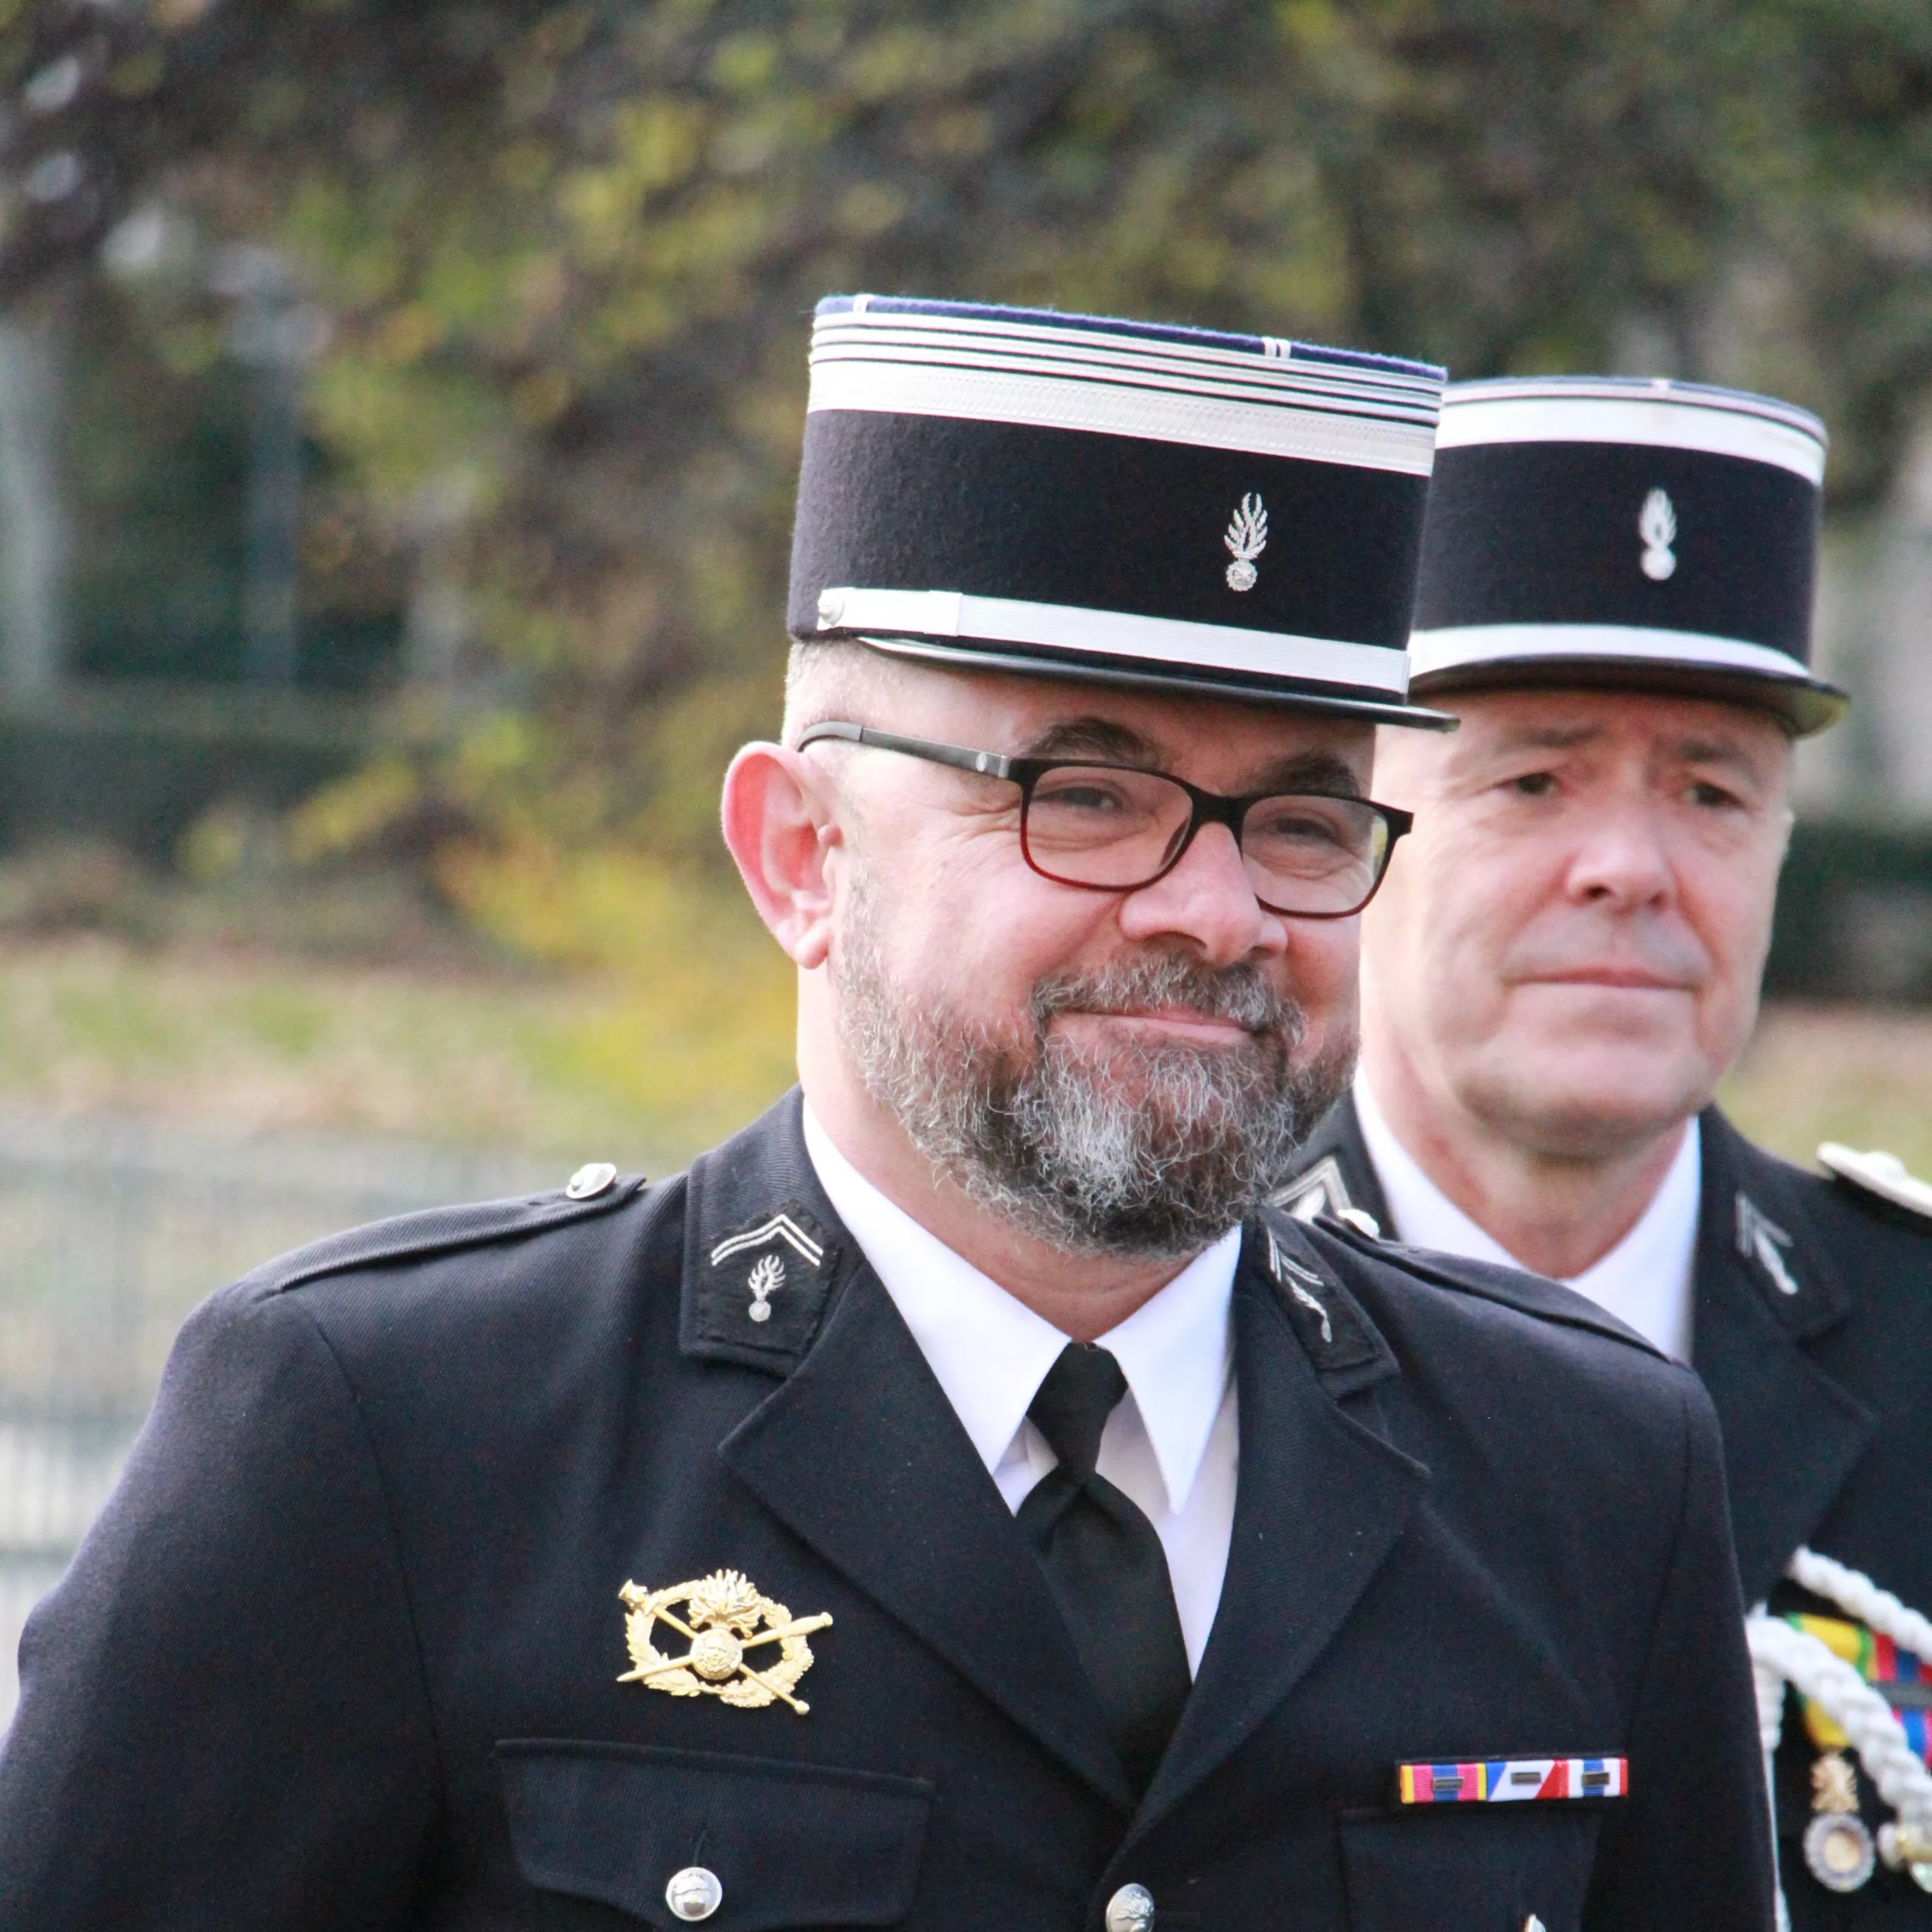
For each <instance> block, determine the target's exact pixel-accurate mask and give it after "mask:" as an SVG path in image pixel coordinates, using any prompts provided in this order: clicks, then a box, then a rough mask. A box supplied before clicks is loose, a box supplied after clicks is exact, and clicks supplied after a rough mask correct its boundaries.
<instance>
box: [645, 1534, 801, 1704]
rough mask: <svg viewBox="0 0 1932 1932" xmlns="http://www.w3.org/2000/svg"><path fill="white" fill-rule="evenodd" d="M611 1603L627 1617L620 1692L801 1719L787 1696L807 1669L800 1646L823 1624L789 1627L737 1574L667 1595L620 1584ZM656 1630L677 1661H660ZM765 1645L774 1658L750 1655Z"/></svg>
mask: <svg viewBox="0 0 1932 1932" xmlns="http://www.w3.org/2000/svg"><path fill="white" fill-rule="evenodd" d="M617 1595H618V1596H619V1597H620V1598H621V1599H622V1601H623V1605H624V1608H625V1610H626V1613H627V1614H626V1617H625V1619H624V1637H625V1641H626V1642H627V1643H628V1644H629V1647H630V1654H631V1668H630V1669H629V1670H627V1671H626V1672H624V1674H623V1676H621V1677H620V1678H618V1679H617V1681H618V1682H619V1683H620V1684H642V1685H643V1686H644V1687H645V1689H646V1690H663V1691H665V1692H666V1693H668V1694H669V1695H670V1696H672V1697H718V1698H721V1699H722V1700H724V1702H725V1703H728V1704H735V1705H736V1706H737V1707H738V1708H739V1709H740V1710H746V1711H755V1710H761V1709H763V1708H764V1706H766V1705H767V1704H771V1703H780V1704H789V1706H791V1708H792V1709H793V1710H795V1712H798V1715H799V1716H800V1717H803V1716H804V1715H805V1713H806V1712H808V1711H809V1710H810V1709H811V1705H809V1704H808V1703H806V1702H805V1701H804V1699H803V1698H801V1697H793V1696H792V1692H793V1691H794V1690H796V1689H797V1687H798V1679H799V1678H801V1677H802V1676H804V1674H805V1672H807V1671H808V1670H810V1669H811V1667H812V1647H811V1644H808V1643H807V1642H806V1641H805V1639H806V1638H807V1637H808V1635H810V1634H811V1632H813V1631H814V1630H823V1629H826V1627H827V1626H829V1624H830V1623H831V1622H832V1619H831V1618H830V1617H828V1616H826V1615H824V1614H822V1613H821V1614H820V1615H818V1616H817V1617H799V1618H798V1619H796V1620H794V1619H793V1617H792V1613H791V1612H790V1611H789V1610H787V1609H786V1607H785V1606H784V1605H783V1604H782V1603H774V1602H773V1601H772V1600H771V1598H769V1597H768V1596H764V1595H761V1594H760V1593H759V1591H758V1586H757V1585H756V1584H755V1583H752V1580H751V1579H750V1578H749V1577H746V1576H745V1575H744V1574H743V1573H742V1572H740V1571H737V1570H714V1571H712V1573H711V1574H710V1575H709V1577H705V1578H704V1579H703V1580H702V1581H701V1582H699V1583H673V1584H672V1586H671V1587H670V1588H669V1589H667V1590H647V1589H645V1588H644V1586H642V1585H641V1584H640V1583H626V1585H625V1586H624V1587H623V1589H621V1590H620V1591H619V1592H617ZM679 1604H681V1605H683V1607H684V1614H683V1615H682V1616H679V1615H678V1613H677V1606H678V1605H679ZM660 1623H661V1624H663V1626H665V1627H666V1629H669V1630H672V1631H675V1632H676V1633H677V1634H678V1635H679V1636H680V1637H682V1638H684V1639H685V1641H686V1643H687V1644H688V1645H689V1648H688V1649H687V1650H686V1651H685V1654H684V1655H683V1656H682V1657H666V1655H665V1654H664V1653H663V1651H660V1650H659V1649H658V1647H657V1644H656V1643H655V1642H654V1638H656V1636H657V1626H659V1625H660ZM761 1626H762V1627H761ZM766 1644H777V1647H778V1654H777V1657H772V1658H770V1659H769V1660H768V1658H767V1657H764V1656H762V1655H757V1654H756V1653H758V1652H761V1651H763V1649H764V1646H765V1645H766Z"/></svg>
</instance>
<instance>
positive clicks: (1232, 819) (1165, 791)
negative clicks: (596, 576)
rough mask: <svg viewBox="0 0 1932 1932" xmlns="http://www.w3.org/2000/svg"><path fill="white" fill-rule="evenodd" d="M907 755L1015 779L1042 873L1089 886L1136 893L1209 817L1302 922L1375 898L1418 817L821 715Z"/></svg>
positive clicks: (861, 739) (814, 737)
mask: <svg viewBox="0 0 1932 1932" xmlns="http://www.w3.org/2000/svg"><path fill="white" fill-rule="evenodd" d="M828 738H829V739H838V740H843V741H844V742H845V743H848V744H854V745H869V746H872V748H873V749H875V750H877V751H882V752H903V754H904V755H906V757H908V758H924V759H927V760H928V761H930V762H931V763H932V764H949V765H953V766H955V767H957V768H958V769H959V770H960V771H972V772H977V773H980V774H982V775H983V776H984V777H988V778H1000V779H1004V780H1006V781H1007V782H1008V783H1009V784H1013V785H1017V786H1019V787H1020V851H1022V853H1023V854H1025V856H1026V863H1027V864H1029V866H1032V869H1034V871H1035V872H1038V873H1039V874H1040V875H1041V877H1042V878H1050V879H1052V880H1053V881H1054V882H1055V883H1056V884H1060V885H1074V886H1080V887H1083V888H1085V889H1086V890H1088V891H1092V892H1135V891H1139V890H1140V888H1142V887H1143V886H1149V885H1152V884H1153V883H1154V882H1155V880H1157V879H1160V878H1165V877H1166V876H1167V875H1168V873H1169V872H1172V871H1173V870H1174V868H1175V866H1177V865H1179V864H1180V862H1181V858H1182V856H1183V854H1185V853H1186V851H1187V848H1189V846H1190V845H1191V844H1193V842H1194V838H1195V833H1197V832H1198V831H1199V830H1200V829H1201V827H1202V826H1204V825H1225V826H1226V827H1227V828H1228V830H1229V832H1230V833H1232V835H1233V838H1234V841H1235V845H1236V846H1237V847H1238V848H1239V850H1240V852H1241V860H1242V863H1244V865H1245V866H1246V867H1247V878H1248V883H1249V884H1250V885H1251V886H1252V887H1253V888H1254V896H1255V897H1256V899H1257V900H1259V901H1260V903H1261V904H1262V905H1263V906H1264V907H1266V909H1267V910H1268V911H1269V912H1276V913H1280V914H1281V915H1284V916H1287V917H1289V918H1297V919H1346V918H1349V916H1350V915H1352V914H1353V913H1356V912H1360V911H1361V909H1362V908H1363V907H1364V906H1366V905H1367V903H1368V902H1369V901H1370V900H1371V899H1373V898H1374V897H1375V889H1376V888H1377V886H1379V885H1380V884H1381V883H1382V876H1383V873H1384V872H1386V871H1387V870H1388V869H1389V854H1390V853H1391V852H1392V851H1394V850H1395V841H1396V840H1397V839H1398V838H1401V836H1402V835H1403V834H1404V832H1407V830H1408V829H1409V828H1410V827H1411V825H1413V824H1414V819H1413V818H1412V817H1411V815H1410V814H1408V813H1407V812H1405V811H1398V810H1397V809H1396V808H1395V807H1394V806H1392V805H1378V804H1374V802H1372V801H1371V800H1369V799H1367V798H1351V797H1349V796H1348V795H1346V794H1343V793H1340V792H1249V793H1247V794H1245V795H1243V796H1241V797H1239V798H1229V797H1228V796H1226V795H1225V794H1223V793H1222V792H1204V791H1203V790H1202V789H1201V788H1200V786H1198V785H1190V784H1189V783H1187V781H1186V780H1185V779H1183V778H1176V777H1174V776H1173V775H1172V774H1171V773H1168V772H1165V771H1147V770H1146V769H1145V768H1143V767H1142V766H1140V765H1137V764H1108V763H1106V762H1104V761H1100V760H1095V759H1087V758H1082V759H1067V758H1008V757H1007V756H1006V755H1004V753H1002V752H980V751H971V750H968V749H967V748H966V747H964V746H961V745H941V744H935V743H933V742H932V741H931V740H929V739H926V738H902V737H900V736H898V734H897V733H895V732H891V731H874V730H873V729H872V727H871V726H870V725H869V724H844V723H839V722H832V723H828V724H814V725H813V726H812V727H811V729H810V730H809V731H807V732H805V733H804V735H803V736H802V737H801V738H800V739H799V740H798V749H800V750H801V751H803V750H804V748H805V747H806V746H808V745H813V744H817V743H819V741H820V740H822V739H828Z"/></svg>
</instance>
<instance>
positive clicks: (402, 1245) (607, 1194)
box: [239, 1168, 646, 1294]
mask: <svg viewBox="0 0 1932 1932" xmlns="http://www.w3.org/2000/svg"><path fill="white" fill-rule="evenodd" d="M593 1175H594V1177H595V1179H596V1180H598V1182H599V1183H601V1184H599V1185H598V1186H595V1189H594V1190H589V1191H586V1189H585V1187H584V1186H583V1182H584V1180H585V1179H586V1177H589V1176H593ZM645 1185H646V1183H645V1177H644V1176H643V1175H641V1174H619V1173H618V1172H617V1171H616V1169H615V1168H610V1169H608V1178H607V1177H606V1175H605V1171H603V1170H595V1171H593V1170H590V1169H580V1171H579V1174H578V1177H577V1180H575V1181H574V1182H573V1183H571V1186H569V1187H565V1188H558V1189H555V1190H553V1191H551V1192H545V1193H542V1194H525V1195H512V1196H511V1197H510V1198H508V1199H506V1200H501V1201H475V1202H472V1203H469V1204H465V1205H463V1206H460V1207H430V1208H426V1209H424V1210H423V1211H421V1212H420V1213H418V1214H398V1215H395V1216H394V1217H392V1218H391V1219H389V1220H384V1221H372V1222H370V1223H368V1224H367V1225H366V1226H362V1227H359V1228H349V1229H345V1230H344V1231H343V1232H342V1233H340V1234H334V1235H327V1236H325V1238H323V1239H321V1240H320V1241H312V1242H310V1243H309V1245H308V1246H307V1247H298V1248H296V1249H294V1251H291V1253H289V1254H283V1255H278V1257H276V1258H275V1260H272V1261H268V1262H264V1263H263V1264H262V1266H260V1267H259V1268H257V1269H254V1271H253V1272H251V1273H250V1274H248V1275H246V1276H245V1277H244V1278H243V1280H242V1283H241V1284H239V1285H241V1286H242V1287H245V1288H251V1289H254V1290H255V1291H257V1292H258V1293H260V1294H282V1293H284V1292H285V1291H287V1290H288V1289H290V1288H297V1287H301V1286H302V1285H303V1283H305V1282H308V1281H317V1280H319V1279H321V1278H323V1277H325V1276H326V1275H340V1274H344V1273H346V1272H349V1270H350V1269H357V1268H366V1267H372V1266H382V1265H383V1264H384V1263H390V1262H397V1261H417V1260H428V1259H429V1258H430V1257H432V1256H435V1255H440V1254H458V1253H460V1252H462V1251H463V1250H465V1249H467V1248H475V1247H492V1246H494V1245H495V1244H497V1243H499V1242H502V1241H519V1240H523V1239H525V1238H528V1237H529V1236H531V1235H539V1234H544V1233H547V1232H549V1231H550V1230H552V1229H556V1228H562V1227H568V1226H571V1225H573V1224H574V1223H577V1222H580V1221H586V1220H594V1219H595V1218H596V1217H598V1216H600V1215H604V1214H609V1213H611V1211H613V1210H614V1209H615V1208H617V1207H622V1206H623V1204H625V1203H626V1201H630V1200H632V1199H634V1198H635V1197H636V1195H638V1193H639V1192H640V1191H641V1190H642V1189H644V1188H645Z"/></svg>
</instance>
